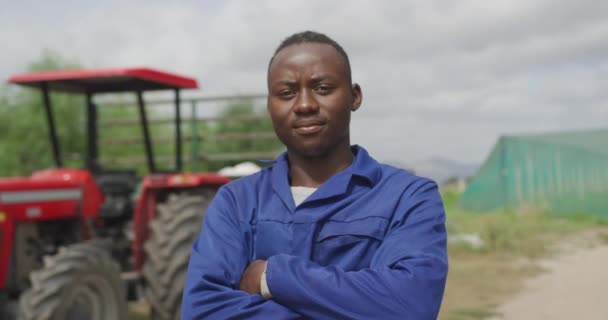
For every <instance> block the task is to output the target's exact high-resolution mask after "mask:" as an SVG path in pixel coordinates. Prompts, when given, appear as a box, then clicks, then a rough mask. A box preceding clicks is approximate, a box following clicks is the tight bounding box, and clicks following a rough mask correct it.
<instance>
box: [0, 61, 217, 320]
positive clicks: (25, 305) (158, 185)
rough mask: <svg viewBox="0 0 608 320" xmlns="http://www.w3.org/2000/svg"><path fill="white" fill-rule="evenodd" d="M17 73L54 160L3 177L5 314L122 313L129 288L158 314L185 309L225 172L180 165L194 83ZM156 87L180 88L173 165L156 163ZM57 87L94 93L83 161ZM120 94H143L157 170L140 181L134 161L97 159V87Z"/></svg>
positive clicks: (104, 73) (136, 75) (141, 71)
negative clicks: (105, 163)
mask: <svg viewBox="0 0 608 320" xmlns="http://www.w3.org/2000/svg"><path fill="white" fill-rule="evenodd" d="M9 82H10V83H14V84H19V85H23V86H27V87H33V88H37V89H39V90H41V92H42V98H43V102H44V111H45V114H46V119H47V122H48V132H49V137H50V142H51V146H52V153H53V154H52V156H53V159H54V164H55V168H52V169H47V170H43V171H38V172H34V173H33V174H32V175H31V176H30V177H23V178H7V179H0V239H1V242H0V319H12V318H18V319H26V320H34V319H35V320H44V319H51V320H56V319H61V320H65V319H68V320H72V319H96V320H106V319H107V320H120V319H126V317H127V298H136V297H137V296H138V292H143V295H144V297H145V298H146V299H147V301H148V302H149V303H150V305H151V309H152V310H151V312H152V316H153V318H155V319H179V309H180V302H181V291H182V288H183V281H184V276H185V271H186V268H187V263H188V259H189V253H190V249H191V244H192V242H193V240H194V239H195V238H196V236H197V234H198V232H199V231H200V226H201V223H202V218H203V214H204V212H205V210H206V207H207V206H208V204H209V202H210V200H211V198H212V197H213V195H214V193H215V191H216V190H217V189H218V188H219V187H220V186H221V185H223V184H225V183H226V182H228V181H229V180H228V178H226V177H223V176H220V175H217V174H211V173H204V174H191V173H190V174H183V173H180V172H181V171H182V136H181V117H180V95H179V93H180V90H181V89H190V88H197V83H196V81H195V80H194V79H190V78H186V77H182V76H178V75H174V74H169V73H165V72H161V71H156V70H152V69H146V68H138V69H110V70H78V71H53V72H41V73H30V74H22V75H16V76H13V77H11V78H10V79H9ZM150 90H173V91H174V92H175V123H174V126H175V168H174V170H172V171H171V172H168V171H164V172H159V170H158V169H157V166H156V163H155V157H154V152H153V145H152V139H151V136H150V130H149V127H148V120H147V117H146V107H145V105H144V99H143V92H144V91H150ZM50 91H59V92H68V93H75V94H84V95H86V101H87V103H86V106H85V108H86V119H85V123H86V126H87V127H86V128H87V134H86V141H87V144H86V145H87V150H86V158H85V163H84V169H72V168H64V167H63V166H62V157H61V150H60V144H59V141H58V138H57V134H56V128H55V121H54V118H53V109H52V107H51V105H50V98H49V92H50ZM117 92H133V93H135V95H136V97H137V102H138V109H139V117H140V123H141V129H142V136H143V141H144V144H145V151H146V152H145V153H146V163H147V168H148V171H149V172H150V174H149V175H147V176H145V177H143V181H140V179H139V178H138V177H137V174H136V171H135V170H132V169H131V170H115V169H108V168H103V167H102V166H101V165H100V164H99V159H98V153H99V152H98V151H99V150H98V127H99V125H98V116H97V114H98V113H97V106H96V105H95V103H94V101H93V97H94V96H95V95H98V94H104V93H117ZM24 147H27V146H24ZM1 156H3V157H7V156H10V155H1ZM140 183H141V187H140V188H137V186H138V185H139V184H140ZM142 289H143V290H142Z"/></svg>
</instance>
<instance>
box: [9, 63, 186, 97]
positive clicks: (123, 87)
mask: <svg viewBox="0 0 608 320" xmlns="http://www.w3.org/2000/svg"><path fill="white" fill-rule="evenodd" d="M8 82H10V83H14V84H19V85H23V86H27V87H33V88H37V89H43V88H44V86H47V88H48V89H49V90H51V91H60V92H71V93H90V94H94V93H112V92H129V91H131V92H133V91H149V90H168V89H169V90H170V89H196V88H198V83H197V82H196V80H195V79H192V78H188V77H184V76H180V75H176V74H172V73H167V72H164V71H159V70H154V69H150V68H126V69H89V70H62V71H44V72H33V73H24V74H18V75H14V76H12V77H10V78H9V80H8Z"/></svg>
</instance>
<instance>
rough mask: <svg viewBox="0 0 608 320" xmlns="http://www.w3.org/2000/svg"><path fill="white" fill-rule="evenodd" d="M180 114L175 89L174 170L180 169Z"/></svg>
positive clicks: (177, 95)
mask: <svg viewBox="0 0 608 320" xmlns="http://www.w3.org/2000/svg"><path fill="white" fill-rule="evenodd" d="M182 164H183V163H182V115H181V108H180V100H179V89H177V88H176V89H175V171H177V172H181V171H182Z"/></svg>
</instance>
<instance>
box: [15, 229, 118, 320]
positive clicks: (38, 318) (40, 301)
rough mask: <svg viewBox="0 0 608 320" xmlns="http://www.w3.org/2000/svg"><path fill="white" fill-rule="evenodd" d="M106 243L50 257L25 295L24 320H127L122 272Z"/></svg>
mask: <svg viewBox="0 0 608 320" xmlns="http://www.w3.org/2000/svg"><path fill="white" fill-rule="evenodd" d="M106 248H107V244H106V243H104V242H102V241H95V240H92V241H87V242H82V243H77V244H73V245H70V246H68V247H65V248H62V249H60V250H59V253H57V254H56V255H54V256H52V257H47V258H46V259H45V261H44V267H43V268H42V269H40V270H37V271H34V272H32V273H31V275H30V279H31V283H32V287H31V288H30V289H28V290H27V291H26V292H25V293H24V294H22V295H21V298H20V302H19V307H20V310H19V311H20V312H19V319H22V320H80V319H91V320H126V319H127V300H126V294H125V285H124V283H123V281H122V280H121V278H120V268H119V267H118V265H117V264H116V262H115V261H114V260H113V259H112V257H111V255H110V253H109V252H108V251H107V249H106Z"/></svg>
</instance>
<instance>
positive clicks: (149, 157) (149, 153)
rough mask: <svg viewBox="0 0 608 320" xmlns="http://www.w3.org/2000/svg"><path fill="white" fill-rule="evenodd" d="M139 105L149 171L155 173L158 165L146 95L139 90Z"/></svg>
mask: <svg viewBox="0 0 608 320" xmlns="http://www.w3.org/2000/svg"><path fill="white" fill-rule="evenodd" d="M137 106H138V107H139V121H140V124H141V128H142V133H143V135H144V143H145V146H146V161H147V162H148V171H150V173H154V172H156V166H155V165H154V150H153V149H152V141H151V139H150V130H148V118H147V117H146V108H145V105H144V97H143V94H142V92H141V91H137Z"/></svg>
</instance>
